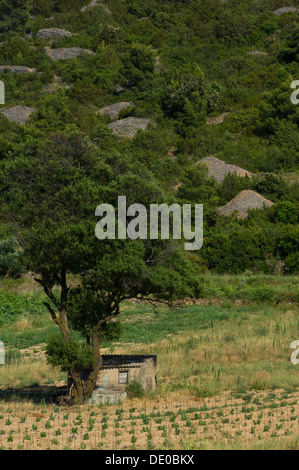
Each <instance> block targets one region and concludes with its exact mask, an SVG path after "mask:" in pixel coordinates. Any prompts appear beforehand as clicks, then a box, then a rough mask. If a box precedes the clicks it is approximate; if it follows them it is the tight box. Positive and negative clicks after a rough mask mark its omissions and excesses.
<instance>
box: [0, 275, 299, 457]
mask: <svg viewBox="0 0 299 470" xmlns="http://www.w3.org/2000/svg"><path fill="white" fill-rule="evenodd" d="M1 292H2V294H3V293H5V298H4V297H3V299H5V302H6V304H5V305H7V308H6V310H5V309H4V310H5V314H6V317H5V318H9V319H10V321H6V322H4V321H3V315H2V323H1V330H0V331H1V332H0V339H1V340H2V341H4V343H5V345H6V364H5V365H2V366H0V446H2V447H4V448H78V449H80V448H106V449H108V448H109V449H111V448H119V449H121V448H126V449H128V448H169V449H171V448H174V449H176V448H177V449H179V448H182V449H183V448H185V449H187V448H188V449H189V448H190V449H194V448H296V447H298V435H299V432H298V431H299V427H298V411H299V409H298V406H299V405H298V404H299V401H298V398H299V366H296V365H293V364H292V363H291V361H290V356H291V353H292V350H291V349H290V345H291V343H292V341H294V340H297V339H299V315H298V303H297V301H298V278H296V277H275V276H254V275H250V274H248V275H246V276H245V275H243V276H239V277H233V276H221V277H220V276H211V275H208V276H207V277H206V279H205V280H204V281H203V293H204V298H202V299H200V300H198V301H196V303H192V302H191V301H188V300H186V301H184V302H181V303H180V304H178V305H177V306H176V307H175V309H174V310H170V309H168V308H166V307H163V308H158V309H154V308H153V306H151V305H148V304H143V303H140V302H131V303H126V304H125V305H124V306H123V311H122V313H121V316H120V320H121V321H122V324H123V335H122V338H121V340H120V341H119V342H117V343H114V344H112V345H103V346H104V348H103V351H104V352H108V351H109V352H112V353H124V354H126V353H129V354H131V353H141V354H142V353H143V354H157V356H158V365H157V381H158V383H157V390H156V391H155V392H154V393H150V394H148V395H146V396H145V397H143V398H140V399H130V400H128V401H126V402H125V403H123V404H122V405H120V406H118V407H112V406H105V407H100V408H99V407H96V406H91V405H90V406H89V405H85V406H83V407H81V408H76V409H64V408H63V407H57V405H55V404H54V403H53V402H52V395H51V394H52V393H53V392H55V390H56V387H62V386H63V385H64V384H65V379H66V377H65V374H63V373H61V371H60V370H58V369H55V368H52V367H50V366H49V365H48V364H47V362H46V358H45V355H44V349H45V341H46V339H47V336H48V335H49V334H50V333H52V332H53V331H55V326H54V325H53V322H52V320H51V318H50V316H49V315H48V314H47V313H46V312H45V311H43V309H42V307H40V308H39V305H41V304H40V303H39V302H41V300H42V293H41V292H40V290H39V289H38V288H36V286H35V284H34V283H33V282H32V281H31V280H28V279H24V280H21V281H18V282H12V281H7V280H2V283H1ZM7 298H8V299H9V301H8V300H7ZM3 302H4V301H3ZM9 302H10V303H9ZM3 305H4V304H3ZM9 305H10V307H8V306H9ZM12 305H13V306H14V308H13V309H12ZM2 307H3V306H2ZM0 308H1V306H0ZM9 308H10V310H9ZM7 312H11V316H10V315H8V313H7ZM0 318H1V317H0ZM133 408H134V411H133ZM121 410H123V411H121ZM68 413H69V419H68V420H66V419H65V418H64V416H66V415H67V414H68ZM80 414H81V418H80V417H79V418H80V419H79V418H78V415H80ZM35 415H36V416H35ZM120 418H121V419H120ZM92 421H94V422H92ZM76 422H80V424H77V425H76ZM47 423H49V424H47ZM107 423H109V425H108V427H106V424H107ZM73 428H77V430H76V432H72V431H73V430H74V429H73ZM44 433H46V434H45V435H44ZM119 433H120V434H119ZM161 438H163V439H161Z"/></svg>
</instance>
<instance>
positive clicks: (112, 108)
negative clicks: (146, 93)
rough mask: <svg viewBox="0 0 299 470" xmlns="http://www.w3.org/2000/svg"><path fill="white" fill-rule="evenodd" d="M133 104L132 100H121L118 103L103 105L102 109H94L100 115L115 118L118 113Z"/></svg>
mask: <svg viewBox="0 0 299 470" xmlns="http://www.w3.org/2000/svg"><path fill="white" fill-rule="evenodd" d="M133 106H134V103H133V102H132V101H121V102H120V103H114V104H110V105H109V106H105V107H104V108H102V109H99V110H98V111H96V114H100V115H101V116H109V117H110V119H117V118H118V115H119V113H120V112H121V111H122V110H123V109H126V108H131V107H133Z"/></svg>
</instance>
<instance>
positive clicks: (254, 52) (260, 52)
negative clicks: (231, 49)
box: [247, 51, 268, 57]
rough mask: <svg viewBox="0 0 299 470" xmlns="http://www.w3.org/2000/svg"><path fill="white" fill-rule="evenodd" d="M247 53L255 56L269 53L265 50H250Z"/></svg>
mask: <svg viewBox="0 0 299 470" xmlns="http://www.w3.org/2000/svg"><path fill="white" fill-rule="evenodd" d="M247 54H249V55H253V56H255V57H256V56H260V55H268V54H267V52H263V51H249V52H248V53H247Z"/></svg>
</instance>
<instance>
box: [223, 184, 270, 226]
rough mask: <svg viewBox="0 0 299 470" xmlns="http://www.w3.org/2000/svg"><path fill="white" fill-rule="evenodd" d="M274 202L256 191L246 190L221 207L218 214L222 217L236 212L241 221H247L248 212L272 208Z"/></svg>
mask: <svg viewBox="0 0 299 470" xmlns="http://www.w3.org/2000/svg"><path fill="white" fill-rule="evenodd" d="M273 205H274V202H272V201H269V199H266V198H265V197H263V196H261V195H260V194H258V193H256V192H255V191H251V190H245V191H241V192H240V193H239V194H238V195H237V196H236V197H235V198H234V199H232V200H231V201H230V202H228V203H227V204H225V206H223V207H219V208H218V209H217V210H218V213H219V214H220V215H225V216H229V215H231V214H233V212H236V214H237V217H238V218H239V219H246V217H248V212H249V211H250V210H252V209H263V208H264V207H271V206H273Z"/></svg>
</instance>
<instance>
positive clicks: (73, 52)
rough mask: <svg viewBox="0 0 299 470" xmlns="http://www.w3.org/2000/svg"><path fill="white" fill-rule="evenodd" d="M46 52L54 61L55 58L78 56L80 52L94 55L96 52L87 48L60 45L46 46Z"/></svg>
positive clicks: (64, 58)
mask: <svg viewBox="0 0 299 470" xmlns="http://www.w3.org/2000/svg"><path fill="white" fill-rule="evenodd" d="M45 52H46V54H47V55H48V56H49V57H50V58H51V59H52V60H54V62H56V61H57V60H68V59H74V58H75V57H79V56H80V55H82V54H90V55H93V56H96V53H95V52H93V51H90V50H89V49H81V47H60V48H58V49H50V48H49V47H46V49H45Z"/></svg>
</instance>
